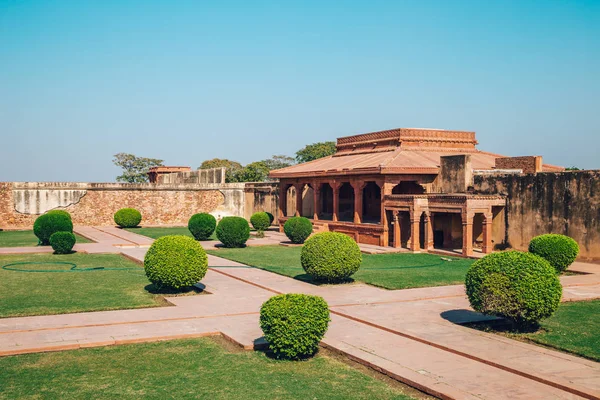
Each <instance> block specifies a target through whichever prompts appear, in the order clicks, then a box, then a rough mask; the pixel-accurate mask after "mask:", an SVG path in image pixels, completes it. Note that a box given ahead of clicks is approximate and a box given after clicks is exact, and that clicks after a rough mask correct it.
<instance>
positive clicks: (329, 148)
mask: <svg viewBox="0 0 600 400" xmlns="http://www.w3.org/2000/svg"><path fill="white" fill-rule="evenodd" d="M334 153H335V142H319V143H313V144H309V145H307V146H306V147H304V148H303V149H301V150H298V151H297V152H296V161H298V162H299V163H305V162H308V161H312V160H316V159H318V158H323V157H327V156H330V155H332V154H334Z"/></svg>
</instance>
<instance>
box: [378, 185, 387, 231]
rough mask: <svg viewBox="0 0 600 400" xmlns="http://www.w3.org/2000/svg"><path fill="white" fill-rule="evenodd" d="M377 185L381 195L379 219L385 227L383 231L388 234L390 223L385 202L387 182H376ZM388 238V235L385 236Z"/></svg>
mask: <svg viewBox="0 0 600 400" xmlns="http://www.w3.org/2000/svg"><path fill="white" fill-rule="evenodd" d="M375 183H376V184H377V186H379V192H380V193H381V197H380V199H379V201H380V202H381V217H380V218H379V222H380V223H381V225H383V231H384V232H387V231H388V221H387V215H386V213H385V202H384V201H383V199H384V198H385V182H384V181H380V182H375ZM385 236H387V235H385Z"/></svg>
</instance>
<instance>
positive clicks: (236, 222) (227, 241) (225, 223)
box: [217, 217, 250, 247]
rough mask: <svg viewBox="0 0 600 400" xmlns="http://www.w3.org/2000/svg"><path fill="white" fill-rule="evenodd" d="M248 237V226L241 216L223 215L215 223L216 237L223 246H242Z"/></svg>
mask: <svg viewBox="0 0 600 400" xmlns="http://www.w3.org/2000/svg"><path fill="white" fill-rule="evenodd" d="M249 237H250V226H249V225H248V221H246V220H245V219H244V218H242V217H224V218H223V219H221V220H220V221H219V224H218V225H217V239H219V241H220V242H221V243H223V246H225V247H244V245H245V244H246V241H247V240H248V238H249Z"/></svg>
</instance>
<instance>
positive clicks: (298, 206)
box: [294, 183, 304, 217]
mask: <svg viewBox="0 0 600 400" xmlns="http://www.w3.org/2000/svg"><path fill="white" fill-rule="evenodd" d="M294 187H295V188H296V216H297V217H301V216H302V194H303V192H304V184H303V183H297V184H295V185H294Z"/></svg>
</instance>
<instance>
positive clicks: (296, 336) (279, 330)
mask: <svg viewBox="0 0 600 400" xmlns="http://www.w3.org/2000/svg"><path fill="white" fill-rule="evenodd" d="M328 325H329V308H328V306H327V303H326V302H325V300H323V298H322V297H319V296H310V295H306V294H280V295H277V296H274V297H271V298H270V299H269V300H267V301H266V302H265V303H264V304H263V305H262V307H261V308H260V328H261V329H262V331H263V333H264V334H265V339H266V340H267V342H268V343H269V347H270V349H271V350H272V351H273V353H274V354H275V356H277V357H278V358H288V359H300V358H306V357H309V356H312V355H313V354H315V353H316V352H317V350H318V349H319V342H320V341H321V339H323V336H324V335H325V332H327V326H328Z"/></svg>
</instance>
